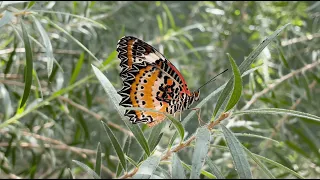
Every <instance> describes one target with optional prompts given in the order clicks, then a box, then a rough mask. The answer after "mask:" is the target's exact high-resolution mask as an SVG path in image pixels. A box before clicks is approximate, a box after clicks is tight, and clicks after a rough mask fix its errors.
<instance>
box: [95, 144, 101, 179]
mask: <svg viewBox="0 0 320 180" xmlns="http://www.w3.org/2000/svg"><path fill="white" fill-rule="evenodd" d="M94 171H95V172H96V173H97V174H98V175H99V176H101V147H100V142H99V143H98V147H97V156H96V166H95V169H94Z"/></svg>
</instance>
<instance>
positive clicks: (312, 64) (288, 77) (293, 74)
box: [241, 60, 320, 111]
mask: <svg viewBox="0 0 320 180" xmlns="http://www.w3.org/2000/svg"><path fill="white" fill-rule="evenodd" d="M319 64H320V60H318V61H315V62H313V63H311V64H307V65H305V66H304V67H303V68H301V69H298V70H296V71H293V72H291V73H289V74H287V75H285V76H283V77H282V78H280V79H277V80H275V82H274V83H273V84H270V85H269V86H268V87H267V88H265V89H263V90H262V91H260V92H258V93H255V94H254V95H253V96H252V98H251V100H250V101H249V102H247V103H246V105H245V106H243V107H242V108H241V111H242V110H246V109H248V108H249V107H250V106H251V105H252V104H253V103H255V102H256V101H257V100H258V99H259V98H260V97H261V96H263V95H264V94H266V93H268V92H269V91H271V90H273V89H274V88H275V87H277V86H278V85H280V84H281V83H282V82H283V81H286V80H288V79H290V78H292V77H293V76H295V75H298V74H300V73H303V72H305V71H308V70H311V69H312V68H315V67H316V66H318V65H319Z"/></svg>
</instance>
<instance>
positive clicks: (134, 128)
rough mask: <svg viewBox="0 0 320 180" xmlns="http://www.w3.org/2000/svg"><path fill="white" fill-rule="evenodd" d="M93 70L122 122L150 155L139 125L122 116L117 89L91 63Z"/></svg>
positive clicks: (122, 109)
mask: <svg viewBox="0 0 320 180" xmlns="http://www.w3.org/2000/svg"><path fill="white" fill-rule="evenodd" d="M92 68H93V71H94V73H95V75H96V76H97V78H98V80H99V81H100V84H101V85H102V87H103V89H104V90H105V91H106V93H107V94H108V96H109V97H110V99H111V101H112V102H113V104H114V107H115V108H116V110H117V111H118V114H119V115H120V117H121V119H122V120H123V122H124V123H125V124H126V126H127V127H128V128H129V129H130V130H131V131H132V133H133V134H134V137H135V138H136V139H137V141H138V142H139V145H140V146H141V147H142V149H143V150H144V151H145V153H146V154H147V155H148V156H149V155H150V148H149V145H148V142H147V140H146V138H145V137H144V135H143V133H142V131H141V129H140V127H139V126H137V125H134V124H131V123H130V122H129V120H128V118H126V117H124V108H123V107H120V106H119V103H120V95H118V93H117V91H116V90H115V89H114V87H113V86H112V84H111V82H110V81H109V80H108V78H106V77H105V76H104V75H103V73H102V72H101V71H100V70H99V69H98V68H96V67H95V66H94V65H92Z"/></svg>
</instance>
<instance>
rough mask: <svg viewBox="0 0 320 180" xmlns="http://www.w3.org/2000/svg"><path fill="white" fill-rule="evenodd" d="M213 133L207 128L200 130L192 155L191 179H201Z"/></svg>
mask: <svg viewBox="0 0 320 180" xmlns="http://www.w3.org/2000/svg"><path fill="white" fill-rule="evenodd" d="M210 138H211V133H210V131H209V130H208V128H207V127H201V128H198V130H197V134H196V143H195V147H194V152H193V155H192V167H191V174H190V179H199V178H200V171H201V168H202V166H203V163H204V161H205V158H206V156H207V153H208V149H209V145H210Z"/></svg>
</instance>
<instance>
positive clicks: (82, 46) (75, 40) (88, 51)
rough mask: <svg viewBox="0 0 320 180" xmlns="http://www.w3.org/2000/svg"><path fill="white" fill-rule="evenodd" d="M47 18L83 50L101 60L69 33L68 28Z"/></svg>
mask: <svg viewBox="0 0 320 180" xmlns="http://www.w3.org/2000/svg"><path fill="white" fill-rule="evenodd" d="M46 20H48V22H50V24H52V25H53V26H54V27H55V28H57V29H58V30H60V31H61V32H63V33H64V34H66V35H67V36H68V37H69V38H70V39H72V40H73V41H74V42H75V43H77V44H78V45H79V46H80V47H81V48H82V49H83V50H85V51H86V52H87V53H88V54H89V55H90V56H91V57H93V59H95V60H96V61H98V62H100V60H99V59H97V58H96V56H94V55H93V54H92V52H91V51H90V50H89V49H88V48H86V47H85V46H84V45H83V44H82V43H81V42H80V41H78V40H77V39H76V38H74V37H73V36H72V35H71V34H70V33H68V32H67V31H66V30H64V29H63V28H61V27H60V26H59V25H58V24H56V23H54V22H53V21H51V20H50V19H49V18H46Z"/></svg>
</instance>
